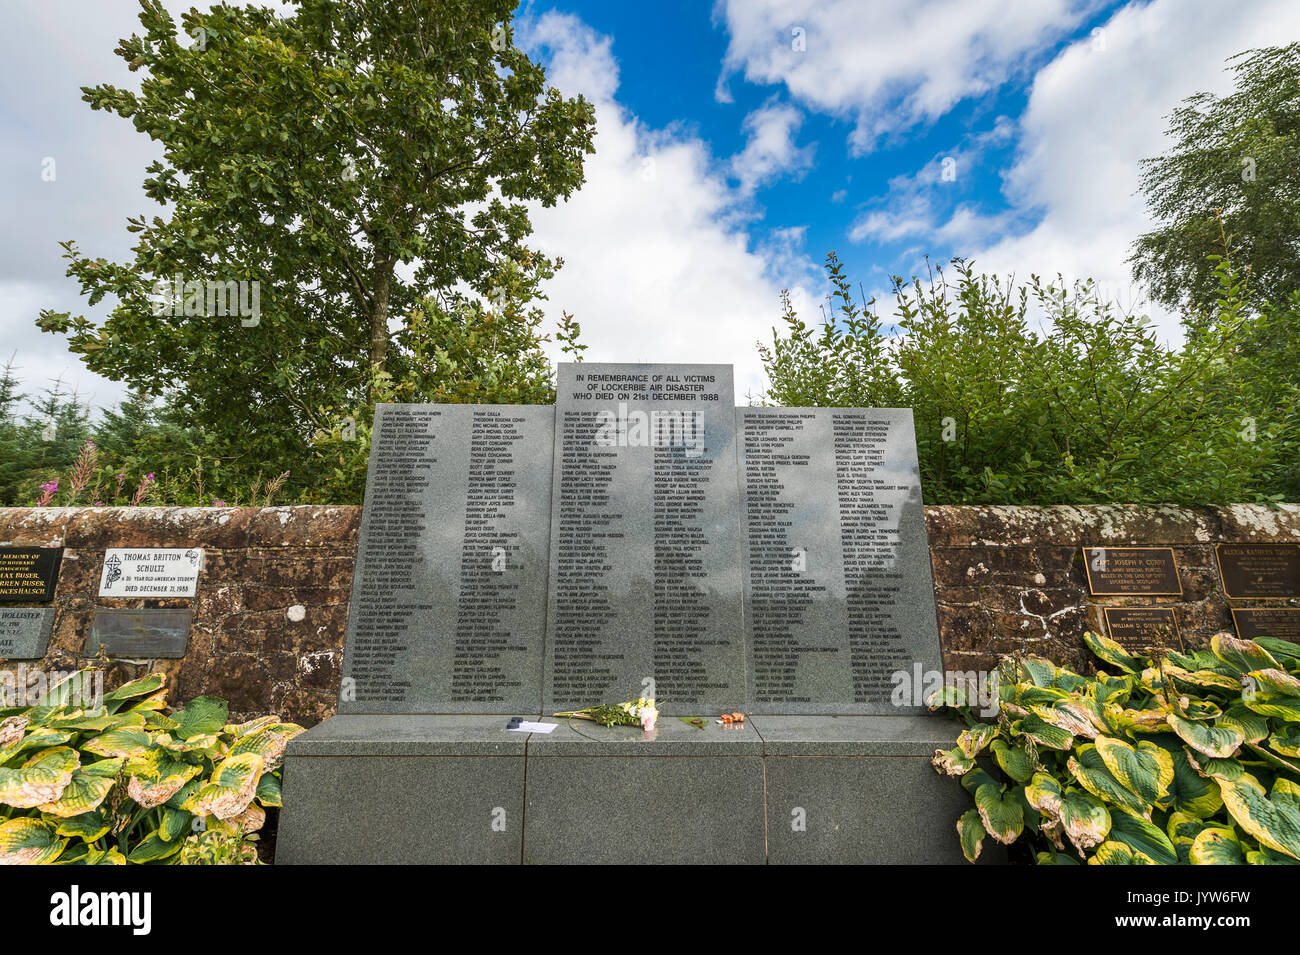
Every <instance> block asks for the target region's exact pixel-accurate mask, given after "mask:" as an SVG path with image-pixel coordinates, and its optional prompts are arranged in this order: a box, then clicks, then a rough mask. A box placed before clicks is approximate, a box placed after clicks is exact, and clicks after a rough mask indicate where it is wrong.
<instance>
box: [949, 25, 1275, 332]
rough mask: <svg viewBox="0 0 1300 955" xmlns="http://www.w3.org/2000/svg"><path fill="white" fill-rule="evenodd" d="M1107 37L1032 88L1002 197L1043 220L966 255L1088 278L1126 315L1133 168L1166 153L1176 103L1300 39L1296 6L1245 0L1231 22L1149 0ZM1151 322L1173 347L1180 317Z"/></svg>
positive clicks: (1134, 226) (1049, 70)
mask: <svg viewBox="0 0 1300 955" xmlns="http://www.w3.org/2000/svg"><path fill="white" fill-rule="evenodd" d="M1103 30H1104V32H1103V33H1102V34H1100V35H1099V36H1098V38H1097V41H1094V39H1093V38H1088V39H1086V40H1083V41H1081V42H1078V43H1075V44H1073V45H1072V46H1070V47H1068V48H1067V49H1065V50H1063V51H1062V52H1061V54H1060V55H1059V56H1058V57H1057V58H1056V59H1055V60H1054V61H1053V62H1052V63H1050V64H1049V65H1047V66H1046V67H1044V68H1043V69H1042V70H1041V71H1040V72H1039V73H1038V75H1037V76H1036V77H1035V78H1034V83H1033V88H1032V92H1031V95H1030V99H1029V105H1028V107H1027V108H1026V110H1025V113H1024V115H1023V116H1022V117H1021V120H1020V132H1021V139H1020V146H1019V151H1018V156H1017V160H1016V162H1015V164H1014V166H1013V167H1012V169H1011V170H1010V171H1009V172H1008V174H1007V176H1006V192H1007V196H1008V198H1009V199H1010V201H1011V202H1012V204H1013V205H1014V206H1015V207H1016V208H1017V209H1019V210H1035V211H1038V212H1040V213H1041V218H1040V219H1039V221H1038V223H1037V225H1036V226H1035V227H1034V228H1033V229H1031V230H1029V231H1028V232H1027V233H1024V234H1021V235H1018V236H1015V237H1009V238H1004V239H1002V240H1000V241H992V240H990V241H987V242H986V243H984V244H983V245H982V246H981V247H980V248H979V250H978V251H975V252H974V253H973V255H974V258H975V259H976V263H977V266H978V267H979V268H980V269H981V270H984V271H997V272H1001V273H1009V272H1012V271H1014V272H1015V273H1016V274H1017V275H1020V276H1023V277H1027V276H1028V275H1029V273H1031V272H1033V273H1037V274H1040V275H1043V276H1044V277H1047V276H1055V275H1056V274H1057V273H1061V274H1062V275H1063V276H1064V277H1065V279H1066V280H1067V281H1073V280H1074V279H1076V278H1086V277H1094V278H1096V280H1097V282H1098V284H1099V285H1100V287H1101V289H1102V290H1103V292H1104V293H1105V294H1106V295H1107V297H1109V298H1112V299H1115V300H1118V301H1119V302H1120V304H1121V305H1124V306H1126V307H1133V306H1134V305H1138V306H1141V304H1142V303H1141V294H1140V292H1139V290H1137V289H1136V288H1135V287H1134V286H1133V284H1132V279H1131V275H1130V271H1129V267H1128V265H1127V264H1126V262H1125V260H1126V259H1127V257H1128V254H1129V247H1130V244H1131V243H1132V241H1133V240H1134V239H1135V238H1136V237H1137V236H1138V235H1139V234H1141V233H1142V232H1145V231H1148V230H1149V229H1150V228H1151V227H1152V225H1153V223H1152V222H1151V220H1150V218H1149V217H1148V215H1147V213H1146V209H1145V203H1144V202H1143V199H1142V197H1141V195H1140V194H1138V191H1137V190H1138V175H1139V172H1140V169H1139V165H1138V162H1139V160H1140V159H1142V158H1144V157H1147V156H1154V155H1158V154H1159V153H1161V152H1163V151H1164V150H1166V149H1167V148H1168V146H1169V145H1170V144H1169V143H1168V142H1167V139H1166V137H1165V133H1164V129H1165V125H1166V124H1165V117H1166V116H1168V115H1169V113H1170V112H1172V110H1173V109H1174V107H1175V106H1176V105H1177V104H1178V103H1179V101H1181V100H1182V99H1184V98H1185V97H1187V96H1190V95H1192V94H1193V93H1196V92H1198V91H1201V90H1208V91H1210V92H1214V93H1217V94H1220V95H1221V94H1223V93H1226V92H1227V91H1228V90H1229V89H1230V88H1231V85H1232V77H1231V74H1229V73H1228V72H1226V71H1225V69H1224V67H1225V62H1224V61H1225V60H1226V59H1227V58H1228V57H1229V56H1232V55H1233V54H1236V53H1240V52H1242V51H1244V50H1247V49H1251V48H1255V47H1261V46H1269V45H1275V44H1278V43H1283V42H1287V40H1288V38H1293V37H1296V36H1300V5H1297V4H1296V3H1294V2H1293V0H1249V2H1242V3H1238V4H1237V5H1236V6H1235V7H1234V9H1233V12H1232V13H1231V15H1228V14H1225V13H1224V11H1223V7H1222V5H1221V4H1219V3H1217V2H1214V0H1153V2H1151V3H1149V4H1137V3H1133V4H1130V5H1129V6H1127V7H1125V8H1124V9H1122V10H1120V11H1119V12H1117V13H1116V14H1115V15H1114V16H1113V17H1112V18H1111V19H1110V21H1109V22H1108V23H1107V24H1106V25H1105V26H1104V28H1103ZM1099 41H1100V42H1099ZM1151 315H1152V318H1153V319H1155V320H1156V321H1157V323H1158V324H1159V325H1160V327H1161V329H1162V331H1163V332H1164V333H1165V334H1166V335H1167V337H1169V338H1170V339H1176V338H1177V337H1178V334H1179V329H1178V323H1177V319H1176V318H1175V317H1173V316H1171V315H1168V314H1165V313H1162V312H1160V311H1158V310H1153V311H1152V312H1151Z"/></svg>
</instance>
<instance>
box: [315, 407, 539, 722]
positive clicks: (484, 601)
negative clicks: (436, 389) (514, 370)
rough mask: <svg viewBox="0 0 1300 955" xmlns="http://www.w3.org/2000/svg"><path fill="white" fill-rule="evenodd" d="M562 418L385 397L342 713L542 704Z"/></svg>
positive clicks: (533, 410) (495, 709) (509, 709)
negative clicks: (555, 431)
mask: <svg viewBox="0 0 1300 955" xmlns="http://www.w3.org/2000/svg"><path fill="white" fill-rule="evenodd" d="M553 422H554V410H553V409H552V408H549V407H539V406H524V405H392V404H389V405H380V406H379V407H378V409H377V410H376V414H375V431H374V438H373V441H372V446H371V456H370V467H369V471H368V475H369V477H368V480H367V483H366V498H365V505H364V508H363V511H362V521H361V534H360V542H359V544H358V548H357V565H356V571H355V576H354V581H353V589H352V603H351V607H350V610H349V615H348V630H347V637H346V643H345V647H346V648H345V652H344V672H343V683H342V692H341V695H340V706H339V709H340V712H342V713H446V714H457V713H504V714H510V713H515V712H518V711H524V712H532V711H537V710H539V709H540V700H541V672H542V671H541V661H542V643H543V639H544V636H545V632H544V624H545V618H546V574H547V568H548V553H549V549H550V544H549V533H550V516H549V515H550V499H551V448H552V444H553V441H552V428H553Z"/></svg>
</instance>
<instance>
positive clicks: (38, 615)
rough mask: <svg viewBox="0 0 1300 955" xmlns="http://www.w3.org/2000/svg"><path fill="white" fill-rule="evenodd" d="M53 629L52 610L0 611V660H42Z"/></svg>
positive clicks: (1, 609) (10, 608)
mask: <svg viewBox="0 0 1300 955" xmlns="http://www.w3.org/2000/svg"><path fill="white" fill-rule="evenodd" d="M53 626H54V608H53V607H0V660H37V659H40V658H41V657H43V656H45V648H46V647H47V646H49V644H50V629H51V628H52V627H53Z"/></svg>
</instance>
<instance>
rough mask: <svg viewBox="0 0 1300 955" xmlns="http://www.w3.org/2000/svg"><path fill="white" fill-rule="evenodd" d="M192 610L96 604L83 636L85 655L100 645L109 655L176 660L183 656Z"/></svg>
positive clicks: (97, 649)
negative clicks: (87, 634)
mask: <svg viewBox="0 0 1300 955" xmlns="http://www.w3.org/2000/svg"><path fill="white" fill-rule="evenodd" d="M193 617H194V611H192V610H182V609H173V608H160V607H151V608H148V609H144V610H119V609H109V608H105V607H96V608H95V615H94V617H92V618H91V621H90V635H89V636H88V637H86V651H85V652H86V656H94V655H95V654H96V653H98V652H99V648H100V646H101V645H102V646H103V648H104V652H105V653H107V654H108V655H109V656H110V657H127V658H136V659H161V660H179V659H180V658H181V657H183V656H185V644H186V643H187V642H188V640H189V636H190V623H191V621H192V620H193Z"/></svg>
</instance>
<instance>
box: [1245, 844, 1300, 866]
mask: <svg viewBox="0 0 1300 955" xmlns="http://www.w3.org/2000/svg"><path fill="white" fill-rule="evenodd" d="M1246 862H1247V864H1248V865H1300V860H1296V859H1292V858H1291V857H1290V856H1284V855H1282V853H1280V852H1274V851H1273V850H1272V849H1269V848H1268V847H1267V846H1266V847H1265V848H1263V849H1259V850H1256V851H1252V852H1247V853H1246Z"/></svg>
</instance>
